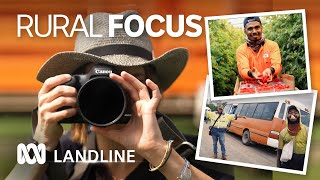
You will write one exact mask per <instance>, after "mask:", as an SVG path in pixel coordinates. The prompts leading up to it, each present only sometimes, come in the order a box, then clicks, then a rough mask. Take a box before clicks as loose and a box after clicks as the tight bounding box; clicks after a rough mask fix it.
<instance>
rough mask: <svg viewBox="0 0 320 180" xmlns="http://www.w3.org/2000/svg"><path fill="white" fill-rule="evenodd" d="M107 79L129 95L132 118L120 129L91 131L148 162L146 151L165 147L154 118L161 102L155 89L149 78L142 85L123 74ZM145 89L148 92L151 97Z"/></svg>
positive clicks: (157, 90) (111, 128)
mask: <svg viewBox="0 0 320 180" xmlns="http://www.w3.org/2000/svg"><path fill="white" fill-rule="evenodd" d="M110 78H111V79H113V80H115V81H117V82H118V83H119V84H120V85H121V86H122V87H123V88H124V89H125V90H126V91H127V92H128V94H129V95H130V97H131V99H132V101H133V103H132V104H133V107H132V108H133V117H132V119H131V120H130V121H129V123H128V124H126V125H125V126H124V127H123V128H121V129H119V128H118V129H117V128H115V127H112V126H110V127H106V128H102V127H92V129H91V130H93V131H95V132H97V133H99V134H101V135H103V136H105V137H106V138H109V139H112V140H113V141H115V142H118V143H119V144H122V145H123V146H125V147H126V148H127V149H134V150H136V152H137V153H138V154H140V155H141V156H142V157H144V158H145V159H147V160H148V158H149V157H150V156H149V155H150V152H153V153H155V152H156V151H154V150H157V148H158V147H164V144H165V141H164V140H163V138H162V135H161V131H160V128H159V126H158V122H157V119H156V115H155V113H156V110H157V107H158V105H159V102H160V100H161V93H160V90H159V87H158V86H157V85H156V84H155V83H154V82H152V81H151V80H149V79H147V80H146V85H145V84H143V83H142V82H140V81H139V80H138V79H137V78H135V77H134V76H132V75H131V74H129V73H127V72H122V73H121V75H120V76H119V75H116V74H111V75H110ZM148 88H150V89H151V91H152V95H151V97H150V95H149V92H148ZM162 153H163V152H162ZM162 155H163V154H162Z"/></svg>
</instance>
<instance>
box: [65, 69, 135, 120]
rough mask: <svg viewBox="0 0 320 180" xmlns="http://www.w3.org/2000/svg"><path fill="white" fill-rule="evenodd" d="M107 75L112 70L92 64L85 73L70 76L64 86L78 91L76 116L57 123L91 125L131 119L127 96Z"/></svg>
mask: <svg viewBox="0 0 320 180" xmlns="http://www.w3.org/2000/svg"><path fill="white" fill-rule="evenodd" d="M110 73H112V68H111V67H109V66H106V65H94V66H93V67H92V68H91V70H90V71H89V72H88V73H87V74H76V75H73V76H72V78H71V80H70V81H69V82H67V83H65V84H64V85H68V86H72V87H75V88H76V89H77V92H78V95H77V115H75V116H73V117H71V118H67V119H63V120H61V121H60V123H89V124H92V125H94V126H109V125H112V124H115V123H116V124H125V123H127V122H128V121H129V120H130V118H131V107H130V105H129V99H128V95H127V93H126V92H125V91H124V89H123V88H122V87H121V86H120V85H119V84H118V83H117V82H115V81H114V80H112V79H111V78H109V75H110ZM66 108H68V107H63V108H62V109H66Z"/></svg>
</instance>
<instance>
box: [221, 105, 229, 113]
mask: <svg viewBox="0 0 320 180" xmlns="http://www.w3.org/2000/svg"><path fill="white" fill-rule="evenodd" d="M230 107H231V104H228V105H226V106H225V107H224V109H223V113H226V114H229V111H230Z"/></svg>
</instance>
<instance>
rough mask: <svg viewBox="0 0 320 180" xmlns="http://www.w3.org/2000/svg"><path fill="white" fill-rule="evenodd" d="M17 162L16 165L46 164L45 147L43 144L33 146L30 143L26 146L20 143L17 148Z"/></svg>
mask: <svg viewBox="0 0 320 180" xmlns="http://www.w3.org/2000/svg"><path fill="white" fill-rule="evenodd" d="M31 150H32V151H33V154H34V155H33V157H30V151H31ZM17 162H18V164H24V163H25V162H27V163H28V164H35V163H38V164H44V163H45V162H46V146H45V145H44V144H39V145H35V144H33V143H30V144H28V145H25V144H22V143H20V144H19V145H18V146H17Z"/></svg>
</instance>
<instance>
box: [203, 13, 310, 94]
mask: <svg viewBox="0 0 320 180" xmlns="http://www.w3.org/2000/svg"><path fill="white" fill-rule="evenodd" d="M205 24H206V38H207V55H208V67H209V75H210V78H211V81H210V86H211V89H212V92H211V94H210V95H211V97H212V98H214V97H221V96H232V95H252V94H262V93H271V94H274V93H276V94H277V93H278V92H283V91H285V92H288V91H299V90H300V91H301V90H305V91H306V90H307V91H309V92H311V83H310V82H311V81H310V68H309V56H308V39H307V29H306V18H305V11H304V10H291V11H277V12H264V13H253V14H238V15H227V16H213V17H206V18H205Z"/></svg>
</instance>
